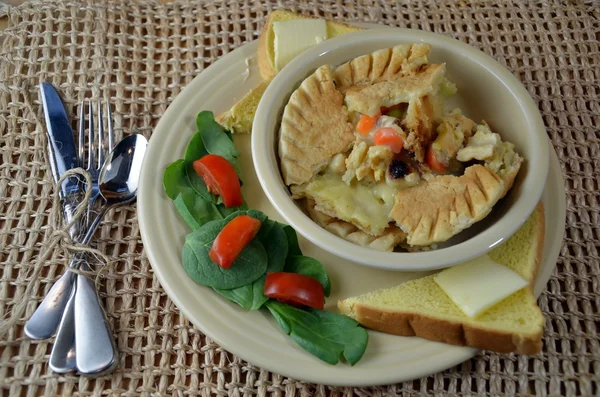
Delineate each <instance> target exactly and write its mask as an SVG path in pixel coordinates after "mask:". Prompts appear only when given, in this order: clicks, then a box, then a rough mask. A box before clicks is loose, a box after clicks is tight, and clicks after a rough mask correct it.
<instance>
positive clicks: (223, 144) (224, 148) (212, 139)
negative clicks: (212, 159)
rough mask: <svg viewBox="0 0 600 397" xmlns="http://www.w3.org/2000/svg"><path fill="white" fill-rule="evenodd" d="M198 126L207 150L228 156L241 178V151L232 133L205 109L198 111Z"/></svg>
mask: <svg viewBox="0 0 600 397" xmlns="http://www.w3.org/2000/svg"><path fill="white" fill-rule="evenodd" d="M196 128H197V129H198V131H200V133H201V136H202V142H203V143H204V147H205V148H206V151H207V152H208V153H210V154H216V155H218V156H221V157H224V158H226V159H227V161H229V162H230V163H231V165H233V168H235V170H236V172H237V174H238V176H239V177H240V180H241V179H242V177H241V172H240V166H239V164H238V161H237V158H238V157H239V156H240V152H239V151H238V150H237V148H236V147H235V145H234V144H233V136H232V135H231V133H229V134H227V131H226V130H225V129H224V128H223V127H221V125H220V124H219V123H217V122H216V121H215V118H214V115H213V112H211V111H208V110H205V111H203V112H200V113H198V116H197V117H196Z"/></svg>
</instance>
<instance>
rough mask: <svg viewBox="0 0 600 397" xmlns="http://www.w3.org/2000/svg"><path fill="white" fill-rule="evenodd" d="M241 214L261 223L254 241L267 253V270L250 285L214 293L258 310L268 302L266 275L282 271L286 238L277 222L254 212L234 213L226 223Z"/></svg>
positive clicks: (245, 307) (285, 255)
mask: <svg viewBox="0 0 600 397" xmlns="http://www.w3.org/2000/svg"><path fill="white" fill-rule="evenodd" d="M243 214H246V215H249V216H252V217H254V218H256V219H260V220H261V222H262V225H261V227H260V230H259V231H258V234H257V235H256V239H257V240H258V241H260V242H261V244H262V245H263V246H264V247H265V251H266V252H267V269H266V271H265V273H264V274H263V275H262V276H261V277H259V278H258V279H257V280H255V281H253V282H252V283H251V284H248V285H244V286H242V287H239V288H235V289H230V290H219V289H215V291H217V292H218V293H219V294H220V295H222V296H224V297H225V298H227V299H229V300H230V301H232V302H235V303H237V304H238V305H240V306H241V307H243V308H244V309H246V310H258V309H260V308H261V307H262V306H263V305H264V304H265V302H266V301H267V300H269V298H267V297H266V296H265V294H264V289H265V279H266V278H267V273H268V272H280V271H283V268H284V265H285V259H286V257H287V250H288V245H287V236H286V234H285V232H284V231H283V227H282V225H281V224H280V223H279V222H275V221H273V220H270V219H268V218H267V217H266V215H265V214H263V213H262V212H260V211H256V210H249V211H245V212H237V213H234V214H232V215H231V216H229V217H228V218H227V219H226V221H230V220H231V219H233V218H234V217H236V216H239V215H243ZM261 218H262V219H261Z"/></svg>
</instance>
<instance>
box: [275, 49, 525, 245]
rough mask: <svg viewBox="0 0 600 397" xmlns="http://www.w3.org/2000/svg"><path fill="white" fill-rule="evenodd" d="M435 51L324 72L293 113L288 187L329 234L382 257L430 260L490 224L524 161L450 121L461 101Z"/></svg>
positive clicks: (305, 85)
mask: <svg viewBox="0 0 600 397" xmlns="http://www.w3.org/2000/svg"><path fill="white" fill-rule="evenodd" d="M430 50H431V48H430V46H429V45H427V44H412V45H398V46H395V47H393V48H388V49H383V50H378V51H375V52H373V53H371V54H367V55H364V56H361V57H358V58H356V59H353V60H352V61H350V62H347V63H345V64H343V65H340V66H338V67H337V68H332V67H331V66H330V65H324V66H321V67H320V68H319V69H317V70H316V71H315V72H314V73H313V74H312V75H310V76H309V77H308V78H306V79H305V80H304V81H303V82H302V84H301V85H300V87H299V88H298V89H297V90H296V91H294V93H293V94H292V95H291V97H290V100H289V102H288V104H287V105H286V107H285V109H284V112H283V116H282V121H281V128H280V133H279V158H280V166H281V172H282V175H283V179H284V182H285V183H286V185H287V186H288V187H289V188H290V191H291V193H292V197H293V198H294V199H297V200H298V201H299V203H301V205H303V206H304V208H305V210H306V212H307V214H308V215H309V216H310V217H311V218H312V219H313V220H314V221H315V222H316V223H318V224H319V225H320V226H322V227H323V228H325V229H327V230H328V231H330V232H332V233H334V234H336V235H338V236H339V237H342V238H344V239H346V240H348V241H351V242H353V243H355V244H359V245H362V246H365V247H370V248H373V249H377V250H382V251H394V250H408V251H415V250H425V249H432V248H435V247H436V243H441V242H444V241H447V240H448V239H450V238H451V237H452V236H454V235H456V234H457V233H460V232H461V231H463V230H464V229H466V228H468V227H470V226H471V225H473V224H474V223H475V222H478V221H480V220H482V219H483V218H485V217H486V216H487V215H488V214H489V213H490V211H491V210H492V208H493V206H494V205H495V204H496V203H497V202H498V201H499V200H500V199H501V198H502V197H504V196H505V195H506V194H507V192H508V191H509V190H510V188H511V187H512V184H513V182H514V180H515V178H516V175H517V173H518V172H519V169H520V167H521V164H522V162H523V159H522V157H521V156H519V154H518V153H517V152H515V149H514V145H513V144H512V143H510V142H505V141H503V140H502V139H501V137H500V135H498V134H496V133H494V132H492V131H491V129H490V127H489V126H488V125H487V124H486V123H485V122H482V123H481V124H477V123H475V122H474V121H473V120H471V119H469V118H468V117H466V116H465V115H463V114H462V112H461V111H460V109H454V110H452V111H450V112H446V111H445V109H444V106H445V98H446V97H448V96H450V95H453V94H454V93H455V92H456V86H455V85H454V84H453V83H451V82H450V81H449V80H448V79H447V78H446V66H445V64H430V63H429V60H428V57H429V53H430Z"/></svg>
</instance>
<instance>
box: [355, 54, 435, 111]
mask: <svg viewBox="0 0 600 397" xmlns="http://www.w3.org/2000/svg"><path fill="white" fill-rule="evenodd" d="M445 73H446V65H445V64H439V65H430V66H429V67H427V68H426V69H424V70H423V71H422V72H420V73H416V74H411V75H408V76H403V77H399V78H396V79H387V80H382V81H378V82H375V83H373V84H370V85H354V86H352V87H349V88H348V90H347V91H346V97H345V101H346V105H347V106H348V110H349V111H354V112H359V113H362V114H367V115H369V116H374V115H376V114H378V113H379V112H380V109H381V107H383V106H388V107H389V106H393V105H396V104H398V103H408V104H409V106H410V102H411V101H412V100H415V99H419V98H421V97H424V96H426V95H430V94H435V93H436V92H437V90H438V89H439V84H440V82H441V81H442V79H443V78H444V74H445Z"/></svg>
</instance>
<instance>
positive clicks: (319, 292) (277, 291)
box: [264, 272, 325, 309]
mask: <svg viewBox="0 0 600 397" xmlns="http://www.w3.org/2000/svg"><path fill="white" fill-rule="evenodd" d="M264 293H265V296H267V297H269V298H273V299H277V300H279V301H281V302H284V303H288V304H291V305H294V306H295V305H303V306H309V307H312V308H314V309H323V307H324V306H325V291H324V290H323V286H322V285H321V283H320V282H319V281H317V280H316V279H314V278H312V277H308V276H305V275H303V274H297V273H287V272H273V273H269V274H267V279H266V280H265V289H264Z"/></svg>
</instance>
